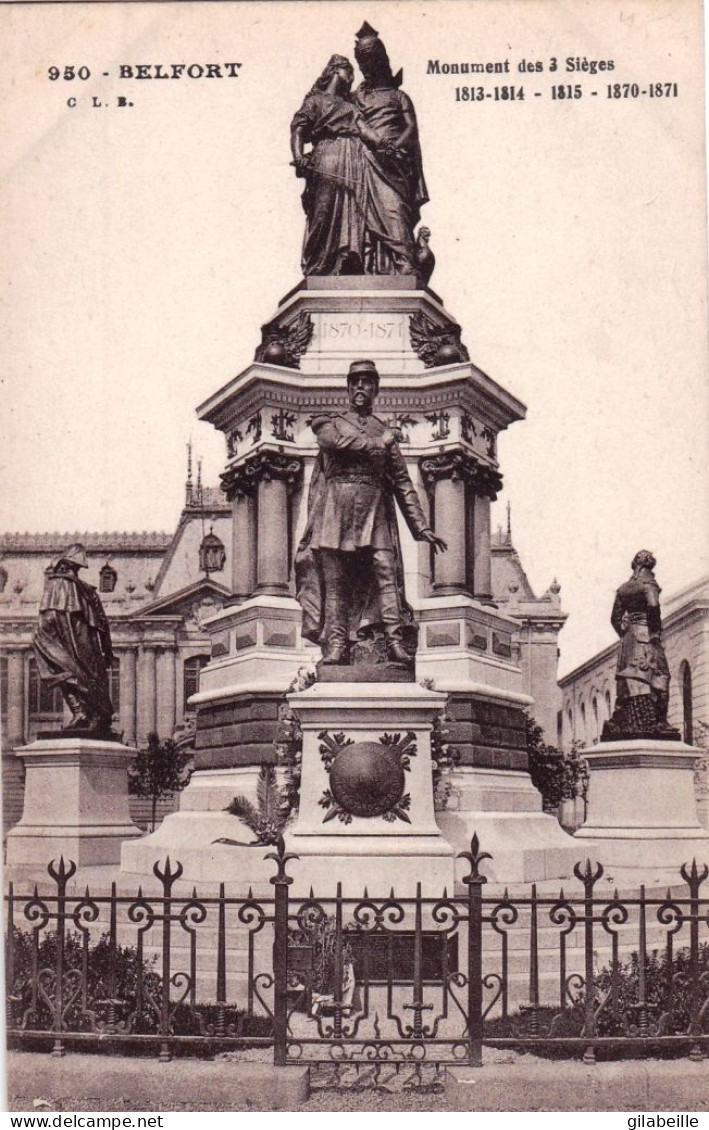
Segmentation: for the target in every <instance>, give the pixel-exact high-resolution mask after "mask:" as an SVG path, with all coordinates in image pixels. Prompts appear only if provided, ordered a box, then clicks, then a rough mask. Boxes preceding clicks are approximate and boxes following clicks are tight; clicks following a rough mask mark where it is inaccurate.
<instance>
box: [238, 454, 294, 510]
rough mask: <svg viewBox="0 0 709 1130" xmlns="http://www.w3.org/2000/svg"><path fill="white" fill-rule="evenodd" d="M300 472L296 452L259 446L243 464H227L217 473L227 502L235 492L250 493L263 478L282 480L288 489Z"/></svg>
mask: <svg viewBox="0 0 709 1130" xmlns="http://www.w3.org/2000/svg"><path fill="white" fill-rule="evenodd" d="M302 474H303V459H302V457H301V456H300V455H295V454H290V453H288V454H285V453H284V452H282V451H270V450H268V449H263V448H262V449H261V450H260V451H256V452H254V454H253V455H251V456H249V457H248V458H247V459H246V460H245V461H244V462H243V463H240V464H239V465H238V466H236V467H230V468H229V470H227V471H224V472H223V474H222V475H221V476H220V478H221V480H222V490H223V491H224V492H225V494H226V496H227V498H228V499H229V501H231V500H232V499H233V498H234V497H235V496H236V495H239V494H246V495H250V494H253V492H254V491H255V489H256V487H257V486H258V484H259V483H260V482H261V481H263V480H266V481H268V480H272V479H277V480H279V481H280V482H285V484H286V486H287V487H288V488H289V489H291V490H292V489H293V488H294V487H295V486H297V484H298V482H299V481H300V478H301V476H302Z"/></svg>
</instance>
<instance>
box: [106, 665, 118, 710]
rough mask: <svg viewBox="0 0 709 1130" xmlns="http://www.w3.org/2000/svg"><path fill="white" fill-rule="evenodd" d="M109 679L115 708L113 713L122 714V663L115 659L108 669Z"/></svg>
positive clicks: (110, 692) (112, 702)
mask: <svg viewBox="0 0 709 1130" xmlns="http://www.w3.org/2000/svg"><path fill="white" fill-rule="evenodd" d="M108 678H109V682H110V687H109V694H110V696H111V704H112V706H113V713H114V714H120V712H121V661H120V659H118V657H115V658H114V660H113V663H112V664H111V666H110V667H109V669H108Z"/></svg>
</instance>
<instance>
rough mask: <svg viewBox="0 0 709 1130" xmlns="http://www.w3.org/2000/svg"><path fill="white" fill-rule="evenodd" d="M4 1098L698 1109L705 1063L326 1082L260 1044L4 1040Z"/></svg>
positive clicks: (505, 1069)
mask: <svg viewBox="0 0 709 1130" xmlns="http://www.w3.org/2000/svg"><path fill="white" fill-rule="evenodd" d="M8 1064H9V1084H8V1096H9V1109H10V1110H14V1111H18V1110H20V1111H33V1110H34V1111H38V1112H40V1111H52V1110H53V1111H120V1110H131V1111H143V1110H145V1111H180V1110H200V1111H205V1110H236V1111H248V1110H285V1111H295V1110H302V1111H371V1110H378V1111H429V1112H437V1111H441V1112H444V1111H456V1110H458V1111H461V1110H464V1111H467V1110H470V1111H473V1110H492V1111H495V1110H505V1111H509V1110H517V1111H539V1110H541V1111H549V1110H565V1111H566V1110H591V1111H598V1110H621V1111H652V1110H655V1111H675V1112H694V1111H707V1110H709V1072H708V1069H707V1068H708V1065H707V1063H706V1062H704V1063H691V1062H689V1061H688V1060H686V1059H682V1060H626V1061H624V1062H622V1063H598V1064H595V1065H592V1066H587V1065H585V1064H583V1063H580V1062H576V1061H571V1060H566V1061H564V1062H560V1061H550V1060H542V1059H539V1058H537V1057H535V1056H531V1055H518V1054H517V1053H515V1052H506V1051H494V1050H491V1049H489V1050H487V1051H486V1054H485V1065H484V1066H483V1067H482V1068H478V1069H471V1068H454V1069H452V1070H450V1071H448V1072H447V1073H444V1072H443V1071H441V1072H438V1073H436V1072H435V1071H433V1070H432V1069H425V1070H424V1071H423V1072H422V1073H421V1077H420V1078H419V1079H416V1078H415V1077H414V1076H413V1075H412V1073H411V1071H408V1072H406V1073H403V1072H401V1073H399V1074H397V1073H396V1071H395V1070H393V1069H392V1068H389V1067H382V1069H381V1070H380V1072H379V1074H378V1076H377V1077H375V1074H374V1068H371V1067H367V1068H366V1069H363V1070H362V1071H361V1072H360V1074H359V1075H357V1073H356V1072H355V1071H354V1070H349V1071H346V1072H344V1073H343V1074H342V1076H341V1078H340V1079H339V1081H338V1083H339V1086H338V1089H337V1090H335V1089H334V1087H333V1085H334V1083H335V1079H334V1076H333V1074H332V1072H331V1071H330V1069H329V1068H325V1069H322V1070H318V1071H317V1072H315V1073H314V1075H313V1079H312V1086H311V1090H310V1096H309V1097H308V1079H307V1071H306V1070H305V1069H302V1068H295V1067H292V1068H280V1069H274V1068H273V1067H272V1066H271V1065H270V1064H269V1063H264V1062H263V1055H262V1053H248V1052H246V1053H244V1052H238V1053H236V1052H231V1053H227V1054H226V1055H223V1056H218V1057H217V1058H216V1059H215V1060H212V1061H204V1060H196V1059H180V1060H179V1061H173V1062H172V1063H168V1064H162V1063H158V1062H157V1061H156V1060H153V1059H136V1058H131V1057H119V1056H99V1055H82V1054H80V1053H74V1052H72V1053H70V1054H67V1055H66V1056H65V1057H64V1058H63V1059H52V1057H51V1056H50V1055H47V1054H44V1053H42V1054H40V1053H32V1052H10V1053H9V1056H8Z"/></svg>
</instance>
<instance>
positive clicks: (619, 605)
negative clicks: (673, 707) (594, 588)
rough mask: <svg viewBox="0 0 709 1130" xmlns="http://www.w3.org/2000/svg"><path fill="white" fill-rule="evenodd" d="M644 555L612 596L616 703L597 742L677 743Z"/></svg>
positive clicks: (654, 590)
mask: <svg viewBox="0 0 709 1130" xmlns="http://www.w3.org/2000/svg"><path fill="white" fill-rule="evenodd" d="M655 565H656V561H655V558H654V557H653V555H652V553H650V552H649V551H648V550H647V549H641V550H640V551H639V552H638V553H636V554H635V557H634V558H633V560H632V563H631V569H632V570H633V575H632V577H631V578H630V580H629V581H626V582H625V584H624V585H621V586H620V588H619V589H618V591H617V592H616V596H615V602H614V604H613V611H612V613H611V624H612V625H613V627H614V628H615V630H616V632H617V633H618V635H619V636H620V640H621V643H620V651H619V653H618V666H617V668H616V703H615V710H614V711H613V716H612V718H610V720H609V721H608V722H606V724H605V726H604V728H603V738H602V740H603V741H615V740H617V739H619V738H638V737H654V738H664V739H670V740H676V741H679V740H680V734H679V732H678V731H677V730H675V729H673V727H671V726H670V725H668V722H667V706H668V701H669V687H670V671H669V667H668V666H667V658H666V656H665V651H664V648H663V646H662V642H661V641H662V636H661V627H662V621H661V616H660V591H661V590H660V586H659V585H658V583H657V581H656V580H655V574H654V572H653V569H654V568H655Z"/></svg>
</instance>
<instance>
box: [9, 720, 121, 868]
mask: <svg viewBox="0 0 709 1130" xmlns="http://www.w3.org/2000/svg"><path fill="white" fill-rule="evenodd" d="M15 754H16V756H17V757H21V758H22V760H23V761H24V763H25V771H26V778H25V806H24V811H23V814H22V819H21V820H20V822H19V824H16V825H15V827H14V828H12V829H11V830H10V831H9V832H8V836H7V864H8V867H36V866H37V865H40V866H42V867H44V866H46V865H47V864H48V863H49V862H50V860H52V859H58V858H59V856H61V855H63V856H64V858H65V859H73V860H74V862H75V863H76V864H77V866H81V865H84V866H89V865H96V864H105V863H118V862H119V860H120V857H121V844H122V843H123V841H124V840H127V839H133V838H135V837H138V836H140V834H141V832H140V829H139V828H138V827H136V825H135V824H134V823H133V821H132V820H131V818H130V812H129V809H128V764H129V762H130V761H131V760H132V758H133V757H135V750H134V749H129V748H128V747H127V746H124V745H121V744H120V743H119V742H111V741H105V740H96V739H91V738H76V737H73V736H71V735H67V736H57V737H55V738H51V739H47V738H45V739H43V740H41V741H36V742H33V743H32V745H28V746H23V747H22V748H20V749H18V750H16V751H15Z"/></svg>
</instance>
